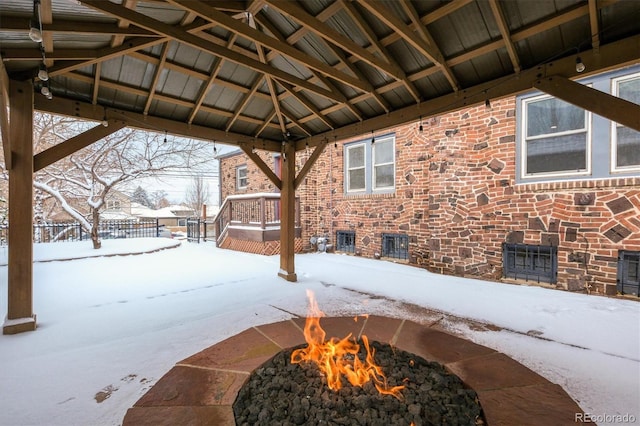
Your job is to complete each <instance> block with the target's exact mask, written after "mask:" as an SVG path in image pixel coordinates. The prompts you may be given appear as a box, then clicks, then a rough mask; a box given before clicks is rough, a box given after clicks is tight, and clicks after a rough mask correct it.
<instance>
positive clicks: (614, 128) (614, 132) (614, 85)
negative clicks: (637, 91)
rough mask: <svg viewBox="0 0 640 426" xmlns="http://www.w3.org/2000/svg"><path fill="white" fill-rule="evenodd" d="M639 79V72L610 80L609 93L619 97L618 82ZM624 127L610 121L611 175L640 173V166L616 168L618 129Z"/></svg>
mask: <svg viewBox="0 0 640 426" xmlns="http://www.w3.org/2000/svg"><path fill="white" fill-rule="evenodd" d="M639 78H640V72H637V73H634V74H628V75H623V76H620V77H616V78H612V79H611V93H612V94H613V95H614V96H616V97H620V95H619V91H618V90H619V87H620V85H619V84H620V82H624V81H629V80H635V79H639ZM620 127H624V126H623V125H622V124H619V123H617V122H615V121H611V173H620V172H622V173H626V172H640V165H635V166H623V167H618V166H617V163H618V158H617V154H618V128H620Z"/></svg>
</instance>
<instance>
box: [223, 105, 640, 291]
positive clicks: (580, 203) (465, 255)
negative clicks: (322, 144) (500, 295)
mask: <svg viewBox="0 0 640 426" xmlns="http://www.w3.org/2000/svg"><path fill="white" fill-rule="evenodd" d="M452 129H457V130H458V132H457V133H455V134H452V135H451V136H446V135H445V130H452ZM388 132H393V133H395V135H396V190H395V193H394V194H385V195H382V194H381V195H361V196H349V195H345V194H344V189H343V148H342V145H343V143H349V142H353V141H358V140H361V139H368V138H370V135H364V136H354V138H352V139H349V140H344V141H339V142H338V147H337V148H335V147H334V146H333V141H330V143H329V145H328V146H327V147H326V148H325V152H324V153H323V154H322V156H321V157H320V158H319V160H318V162H317V163H316V165H315V166H314V168H313V169H312V171H311V172H310V173H309V175H308V176H307V178H306V180H305V182H304V183H303V184H302V185H301V186H300V188H299V190H298V193H297V195H298V196H299V197H300V198H301V206H302V207H301V208H302V212H301V219H302V226H303V229H302V241H303V243H306V242H307V241H308V240H309V237H311V236H313V235H323V234H328V235H330V237H331V241H332V242H334V243H335V235H336V231H339V230H353V231H355V233H356V251H357V254H359V255H362V256H365V257H376V256H377V255H378V254H379V253H380V251H381V248H382V241H381V236H382V233H401V234H406V235H407V236H408V237H409V242H410V259H409V263H411V264H416V265H418V266H422V267H426V268H427V269H429V270H431V271H434V272H439V273H445V274H454V275H461V276H477V277H482V278H488V279H500V278H501V277H502V243H503V242H524V243H527V244H542V245H554V246H558V283H557V286H558V287H559V288H563V289H567V290H572V291H584V290H587V289H588V290H589V291H593V292H596V293H601V294H615V292H616V271H617V252H618V250H620V249H626V250H640V177H635V178H620V179H611V180H585V181H572V182H554V183H537V184H519V185H516V184H515V176H516V171H515V160H516V158H515V157H516V155H515V146H516V137H515V132H516V119H515V98H507V99H502V100H492V102H491V108H490V109H488V108H486V107H485V105H479V106H475V107H471V108H468V109H465V110H460V111H456V112H451V113H448V114H444V115H441V116H438V117H434V118H430V119H425V120H424V121H423V131H422V132H420V131H419V123H413V124H409V125H406V126H402V127H398V128H394V129H388V130H387V131H384V132H379V134H383V133H384V134H386V133H388ZM264 155H265V157H263V158H268V159H267V161H268V164H273V160H272V156H271V154H264ZM308 155H309V153H305V152H304V151H302V152H300V153H298V155H297V163H298V169H299V168H300V166H301V164H303V162H304V159H305V158H306V157H308ZM267 156H268V157H267ZM603 161H607V160H603ZM239 163H243V164H247V165H248V167H249V181H250V187H249V188H248V189H247V191H248V192H258V191H269V190H272V189H273V185H271V184H270V183H269V181H268V180H267V179H266V177H264V176H263V175H262V173H261V172H260V171H259V170H258V169H257V167H255V166H254V165H253V164H252V163H251V161H250V160H248V159H247V158H245V156H244V155H238V156H235V157H229V158H226V159H224V160H223V161H222V162H221V175H222V177H223V178H222V192H223V197H225V196H226V195H228V194H231V193H236V192H235V189H234V188H235V186H234V185H235V169H234V167H235V165H236V164H239ZM229 179H231V180H232V181H233V185H230V184H229Z"/></svg>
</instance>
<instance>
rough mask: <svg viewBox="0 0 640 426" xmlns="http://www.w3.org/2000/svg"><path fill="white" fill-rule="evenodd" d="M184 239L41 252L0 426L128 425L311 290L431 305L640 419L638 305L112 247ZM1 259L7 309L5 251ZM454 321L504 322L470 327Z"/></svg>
mask: <svg viewBox="0 0 640 426" xmlns="http://www.w3.org/2000/svg"><path fill="white" fill-rule="evenodd" d="M175 243H176V241H174V240H169V239H162V238H155V239H154V238H149V239H130V240H126V239H125V240H105V241H103V249H102V250H101V254H102V253H104V254H110V256H105V257H86V256H92V255H95V254H96V253H95V252H94V251H93V250H91V249H90V242H78V243H58V244H41V245H36V246H35V248H34V258H35V259H36V261H37V262H36V263H35V264H34V312H35V313H36V314H37V319H38V329H37V330H36V331H35V332H31V333H23V334H19V335H15V336H0V425H2V426H5V425H7V426H20V425H46V426H57V425H60V426H69V425H83V426H84V425H92V426H93V425H119V424H120V423H121V421H122V418H123V417H124V414H125V412H126V410H127V409H128V408H129V407H131V406H132V405H133V404H134V403H135V401H136V400H137V399H138V398H139V397H140V396H142V395H143V394H144V393H145V392H146V391H147V390H148V389H149V388H150V387H151V386H152V385H153V384H154V383H155V382H156V381H157V380H158V379H159V378H160V377H161V376H162V375H163V374H165V373H166V372H167V371H168V370H169V369H170V368H171V367H172V366H173V365H174V364H175V363H176V362H177V361H179V360H181V359H183V358H186V357H187V356H189V355H192V354H194V353H196V352H198V351H200V350H202V349H204V348H206V347H208V346H210V345H212V344H214V343H217V342H219V341H221V340H223V339H225V338H227V337H229V336H232V335H234V334H236V333H238V332H240V331H242V330H244V329H246V328H248V327H251V326H254V325H259V324H265V323H271V322H275V321H280V320H284V319H288V318H291V317H292V314H297V315H300V316H304V315H305V313H306V306H307V301H306V294H305V290H306V289H307V288H309V289H311V290H313V291H314V292H315V294H316V298H317V299H318V303H319V306H320V308H321V309H322V310H323V311H324V312H326V313H327V315H352V314H364V313H369V314H377V315H386V316H392V317H398V318H407V319H411V320H414V321H418V322H420V321H421V320H422V321H426V319H425V317H424V316H423V317H421V312H422V314H424V312H425V311H422V310H421V309H418V308H416V306H418V307H423V308H428V309H432V310H435V311H437V312H439V314H438V315H442V316H443V317H445V318H444V323H445V324H448V326H449V327H450V328H451V329H452V331H454V332H456V333H461V334H462V335H464V336H466V337H467V338H469V339H470V340H472V341H474V342H477V343H479V344H482V345H486V346H489V347H492V348H494V349H496V350H498V351H501V352H504V353H506V354H507V355H509V356H511V357H513V358H514V359H516V360H517V361H519V362H521V363H523V364H524V365H526V366H528V367H529V368H531V369H533V370H534V371H536V372H538V373H539V374H541V375H543V376H545V377H546V378H547V379H549V380H551V381H552V382H555V383H558V384H560V385H562V386H563V388H564V389H565V390H566V391H567V392H568V393H569V394H570V395H571V396H572V397H573V398H574V399H575V400H576V401H577V402H578V404H579V405H580V406H581V407H582V409H583V410H585V411H586V412H587V413H590V414H592V415H596V416H605V415H608V416H612V415H625V414H628V415H629V416H634V418H635V423H636V424H640V402H639V401H640V398H639V395H640V302H638V301H635V300H619V299H613V298H605V297H599V296H587V295H581V294H572V293H567V292H562V291H555V290H548V289H543V288H539V287H527V286H515V285H508V284H498V283H493V282H486V281H480V280H471V279H463V278H458V277H451V276H441V275H436V274H432V273H429V272H427V271H425V270H422V269H418V268H414V267H410V266H404V265H399V264H394V263H390V262H385V261H379V260H371V259H362V258H358V257H353V256H343V255H334V254H305V255H298V256H296V272H297V274H298V282H297V283H289V282H287V281H284V280H282V279H281V278H278V277H277V271H278V269H279V258H278V257H277V256H276V257H265V256H258V255H251V254H246V253H239V252H234V251H227V250H219V249H217V248H216V247H215V246H213V245H211V244H208V243H205V244H194V243H187V242H183V243H182V245H181V246H179V247H178V248H171V249H167V250H161V251H157V252H152V253H146V254H139V255H129V256H117V255H115V254H117V253H128V252H131V251H134V252H138V251H145V252H150V251H153V250H156V249H160V248H163V247H167V246H171V245H175ZM77 257H83V258H80V259H76V260H65V261H56V260H55V259H71V258H77ZM3 260H4V262H3ZM0 265H4V266H0V277H1V278H0V312H2V313H4V314H6V312H7V272H6V247H0ZM452 315H453V316H456V317H461V318H467V319H473V320H476V321H480V322H483V323H488V324H493V325H496V326H499V327H502V328H503V329H502V330H500V331H492V330H497V329H496V328H492V329H478V327H470V326H469V325H468V324H469V323H468V322H465V321H456V320H454V319H452V318H451V316H452ZM340 337H342V336H340ZM599 424H609V423H608V422H606V421H605V422H601V423H600V422H599ZM611 424H613V423H611Z"/></svg>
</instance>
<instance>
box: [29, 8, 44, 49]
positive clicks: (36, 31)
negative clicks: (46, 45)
mask: <svg viewBox="0 0 640 426" xmlns="http://www.w3.org/2000/svg"><path fill="white" fill-rule="evenodd" d="M29 38H30V39H31V41H33V42H36V43H42V23H41V22H40V0H33V16H32V17H31V20H30V21H29Z"/></svg>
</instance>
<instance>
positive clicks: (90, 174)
mask: <svg viewBox="0 0 640 426" xmlns="http://www.w3.org/2000/svg"><path fill="white" fill-rule="evenodd" d="M49 117H50V119H51V120H52V121H53V122H52V123H51V125H49V122H48V121H46V120H45V123H44V125H43V126H41V127H40V128H38V129H37V136H38V138H39V140H38V142H40V143H41V144H42V145H45V146H46V145H51V144H53V143H55V142H57V141H60V140H61V139H62V140H64V139H67V138H68V137H69V136H70V134H72V133H77V130H78V125H75V123H68V122H66V121H64V119H61V118H59V117H55V116H49ZM58 120H59V121H58ZM37 125H38V122H36V127H37ZM83 125H84V126H86V124H83ZM74 126H75V127H74ZM80 126H82V125H80ZM52 141H53V142H52ZM207 147H208V144H207V143H206V142H202V141H195V140H191V139H181V138H173V137H171V138H169V139H167V138H166V136H165V135H161V134H156V133H149V132H142V131H136V130H131V129H122V130H120V131H118V132H115V133H113V134H112V135H110V136H108V137H106V138H104V139H101V140H99V141H98V142H96V143H94V144H93V145H91V146H89V147H87V148H84V149H82V150H80V151H78V152H76V153H75V154H73V155H71V156H69V157H67V158H65V159H63V160H61V161H58V162H57V163H54V164H52V165H50V166H48V167H46V168H44V169H42V170H41V171H39V172H38V173H37V174H36V176H35V181H34V186H35V188H36V189H38V190H40V191H43V192H45V193H47V194H49V196H50V197H53V198H54V199H55V200H56V201H57V202H58V203H59V205H60V207H61V208H62V209H63V210H64V211H65V212H67V214H69V215H70V216H71V217H72V218H74V219H75V220H77V221H78V222H79V223H80V224H81V225H82V227H83V228H84V229H85V231H87V232H89V233H90V234H91V240H92V242H93V247H94V248H96V249H98V248H100V247H101V241H100V238H99V235H98V229H99V223H100V211H101V210H102V209H103V208H104V207H105V205H106V199H107V196H108V195H109V193H110V192H112V191H113V190H114V189H118V188H119V187H121V186H122V185H123V184H124V183H126V182H129V181H131V180H133V179H136V178H140V177H145V176H151V175H153V174H154V173H159V172H162V171H167V170H176V169H179V170H182V169H185V168H197V167H198V165H199V164H200V163H202V162H204V161H206V160H207V158H206V153H207V152H208V151H209V150H208V149H207ZM79 200H82V201H83V203H82V204H84V206H86V207H88V209H87V210H88V214H87V213H83V212H82V211H81V210H80V208H79V207H78V205H79V203H78V201H79ZM89 218H90V220H89Z"/></svg>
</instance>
